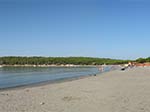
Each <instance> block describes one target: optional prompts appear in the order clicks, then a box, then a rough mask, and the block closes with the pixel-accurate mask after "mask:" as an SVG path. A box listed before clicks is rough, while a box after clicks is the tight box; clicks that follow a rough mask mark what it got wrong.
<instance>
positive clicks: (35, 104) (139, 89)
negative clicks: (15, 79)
mask: <svg viewBox="0 0 150 112" xmlns="http://www.w3.org/2000/svg"><path fill="white" fill-rule="evenodd" d="M149 111H150V67H137V68H132V69H127V70H125V71H121V70H116V71H111V72H108V73H104V74H100V75H97V76H91V77H86V78H83V79H79V80H73V81H67V82H63V83H54V84H47V85H40V86H31V87H25V88H18V89H10V90H3V91H0V112H149Z"/></svg>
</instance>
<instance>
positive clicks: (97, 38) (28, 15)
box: [0, 0, 150, 59]
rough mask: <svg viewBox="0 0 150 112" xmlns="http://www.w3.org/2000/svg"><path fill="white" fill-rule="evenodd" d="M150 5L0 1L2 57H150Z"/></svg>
mask: <svg viewBox="0 0 150 112" xmlns="http://www.w3.org/2000/svg"><path fill="white" fill-rule="evenodd" d="M149 12H150V2H149V1H148V0H0V56H90V57H106V58H118V59H136V58H138V57H149V56H150V52H149V48H150V13H149Z"/></svg>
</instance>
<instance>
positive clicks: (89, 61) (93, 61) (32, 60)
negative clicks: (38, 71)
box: [0, 57, 128, 65]
mask: <svg viewBox="0 0 150 112" xmlns="http://www.w3.org/2000/svg"><path fill="white" fill-rule="evenodd" d="M127 62H128V61H127V60H115V59H108V58H90V57H0V65H4V64H5V65H25V64H30V65H43V64H45V65H52V64H55V65H61V64H64V65H66V64H74V65H101V64H123V63H127Z"/></svg>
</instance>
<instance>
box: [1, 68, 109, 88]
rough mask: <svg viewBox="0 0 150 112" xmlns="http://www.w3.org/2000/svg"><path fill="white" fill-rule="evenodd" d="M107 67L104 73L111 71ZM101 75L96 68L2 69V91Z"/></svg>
mask: <svg viewBox="0 0 150 112" xmlns="http://www.w3.org/2000/svg"><path fill="white" fill-rule="evenodd" d="M109 70H110V67H105V69H104V71H109ZM104 71H103V72H104ZM97 73H100V71H99V70H98V68H96V67H2V68H0V89H3V88H9V87H16V86H23V85H29V84H35V83H40V82H45V81H55V80H61V79H69V78H75V77H80V76H86V75H87V76H88V75H92V74H97Z"/></svg>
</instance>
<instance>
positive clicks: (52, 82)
mask: <svg viewBox="0 0 150 112" xmlns="http://www.w3.org/2000/svg"><path fill="white" fill-rule="evenodd" d="M112 71H116V70H111V71H104V72H101V73H97V74H89V75H84V76H79V77H71V78H63V79H57V80H48V81H42V82H37V83H32V84H26V85H20V86H15V87H6V88H0V92H2V91H9V90H18V89H26V88H33V87H40V86H44V85H52V84H59V83H65V82H71V81H76V80H80V79H85V78H88V77H95V76H98V75H104V74H105V73H108V72H112Z"/></svg>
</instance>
